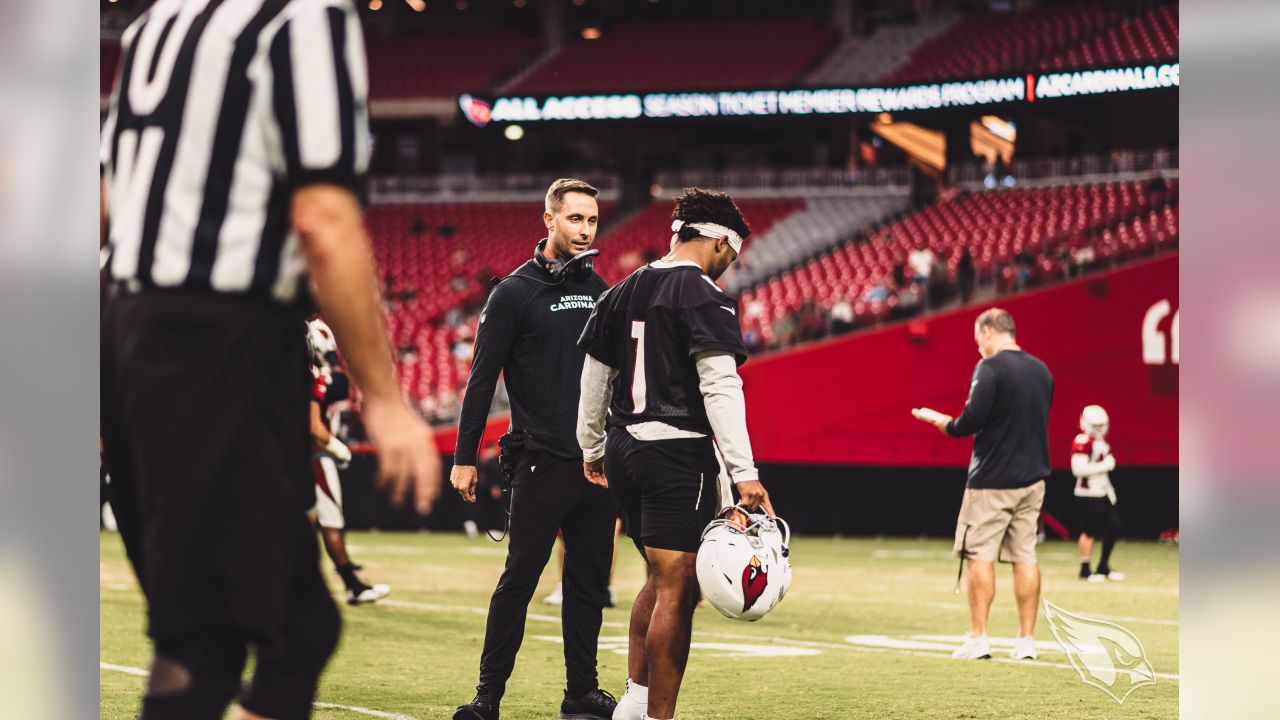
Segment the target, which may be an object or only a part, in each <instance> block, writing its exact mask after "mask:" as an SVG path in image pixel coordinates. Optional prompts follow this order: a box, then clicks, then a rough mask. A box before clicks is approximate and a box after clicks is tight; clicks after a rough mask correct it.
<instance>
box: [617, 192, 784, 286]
mask: <svg viewBox="0 0 1280 720" xmlns="http://www.w3.org/2000/svg"><path fill="white" fill-rule="evenodd" d="M736 202H737V205H738V208H739V209H740V210H742V214H743V216H744V217H746V219H747V224H749V225H750V226H751V233H752V235H751V237H749V238H748V239H747V242H746V246H745V248H744V250H743V252H744V253H745V252H748V251H749V249H750V247H751V245H752V243H754V242H755V239H756V237H757V236H759V235H761V234H764V233H767V232H768V230H769V228H770V227H772V226H773V225H774V223H776V222H778V221H779V220H781V219H783V218H785V217H787V216H788V215H790V214H792V213H794V212H796V211H797V210H800V209H802V208H803V207H804V201H803V200H800V199H798V198H770V199H743V200H738V201H736ZM670 244H671V203H670V202H668V201H665V200H659V201H657V202H655V203H653V204H652V205H649V206H648V207H646V208H645V209H643V210H641V211H639V212H637V213H635V214H634V215H632V216H631V217H629V218H627V219H626V220H625V221H624V222H623V223H622V224H621V225H618V226H617V227H614V228H611V229H609V230H608V234H607V235H605V236H604V237H603V238H601V239H600V241H599V243H598V245H599V247H600V252H601V256H600V258H599V261H598V262H597V263H596V269H597V271H598V272H599V273H600V276H601V277H603V278H604V279H605V281H607V282H608V283H609V284H610V285H613V284H614V283H617V282H619V281H620V280H622V279H623V278H625V277H626V276H627V275H628V274H630V272H631V271H632V270H635V269H636V268H638V267H640V266H641V265H643V264H645V263H646V262H649V261H651V260H656V259H658V258H659V257H662V256H663V255H666V254H667V252H668V250H669V249H670Z"/></svg>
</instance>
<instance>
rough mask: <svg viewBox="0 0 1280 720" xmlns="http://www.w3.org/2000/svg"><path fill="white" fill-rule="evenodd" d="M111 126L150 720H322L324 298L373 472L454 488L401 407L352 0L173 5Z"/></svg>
mask: <svg viewBox="0 0 1280 720" xmlns="http://www.w3.org/2000/svg"><path fill="white" fill-rule="evenodd" d="M122 51H123V52H122V59H121V70H120V75H119V77H118V78H117V80H116V87H115V91H114V93H113V95H112V99H111V106H110V112H109V115H108V118H107V123H106V126H105V127H104V129H103V143H102V158H101V160H102V165H103V221H104V222H103V226H104V230H105V239H104V245H105V252H104V253H103V255H104V258H105V261H104V282H106V283H107V284H109V285H110V290H109V299H108V300H107V303H106V307H105V311H104V315H103V324H102V352H101V363H102V366H101V367H102V378H101V379H102V404H101V408H102V433H103V440H104V445H105V462H106V464H107V467H108V470H109V471H110V473H111V479H112V484H111V492H112V495H113V497H112V505H113V507H114V508H116V511H117V515H118V520H119V525H120V530H121V534H122V536H123V538H124V541H125V547H126V550H127V552H128V555H129V559H130V561H131V562H132V563H133V567H134V570H135V571H136V573H137V575H138V580H139V583H140V584H141V586H142V589H143V592H144V593H145V595H146V598H147V608H148V626H147V631H148V634H149V635H150V636H151V638H152V640H153V641H154V644H155V658H154V661H153V664H152V667H151V675H150V680H149V685H148V687H147V690H146V694H145V696H144V697H143V702H142V718H144V720H168V719H170V718H172V719H178V718H181V719H182V720H205V719H209V720H213V719H215V718H221V717H222V714H223V712H224V710H225V709H226V707H227V705H228V704H229V703H230V702H231V700H232V698H233V697H234V696H235V695H236V694H237V693H238V692H240V691H241V688H240V677H241V672H242V670H243V667H244V665H245V662H246V656H247V648H248V647H249V646H253V647H254V648H255V653H256V660H257V664H256V669H255V671H254V676H253V680H252V683H251V684H250V685H249V687H247V688H245V689H244V691H243V693H242V694H241V695H240V698H239V702H240V706H241V708H240V711H239V712H240V716H239V717H241V718H244V719H246V720H248V719H257V718H276V719H279V720H292V719H293V718H306V717H309V716H310V714H311V705H312V701H313V698H314V695H315V691H316V684H317V681H318V678H319V676H320V673H321V671H322V670H323V668H324V666H325V664H326V662H327V661H328V658H329V656H330V655H331V654H332V652H333V650H334V648H335V647H336V645H337V641H338V635H339V626H340V620H339V615H338V612H337V608H336V607H335V606H334V603H333V600H332V599H331V598H330V597H329V592H328V589H327V588H326V586H325V583H324V580H323V578H322V577H321V574H320V570H319V558H318V556H317V555H318V554H317V549H316V542H315V537H314V533H313V532H312V529H311V527H310V525H309V524H308V522H307V518H306V515H305V511H306V510H307V508H308V507H310V505H311V503H312V502H313V500H314V490H313V488H312V484H311V483H312V481H311V475H310V472H309V453H310V444H309V437H308V428H309V425H308V419H309V417H308V395H307V389H308V388H307V378H308V373H307V367H308V365H307V362H308V359H307V344H306V340H305V337H304V334H303V333H302V332H301V328H302V322H303V319H304V318H305V317H306V316H307V315H308V314H309V313H310V312H312V311H313V310H314V309H315V305H313V302H314V303H315V304H316V305H318V307H319V309H320V310H321V311H323V313H324V316H325V318H326V319H327V320H328V322H329V323H330V325H332V327H333V329H334V331H335V333H336V335H337V336H338V339H339V340H340V342H341V344H342V348H343V350H344V352H345V354H346V357H347V360H348V364H349V365H350V369H351V373H352V376H353V379H354V380H355V381H356V383H357V384H358V385H359V386H360V389H361V391H362V393H363V397H364V422H365V425H366V427H367V428H368V432H369V436H370V438H371V440H372V441H373V444H374V446H375V448H376V450H377V455H378V464H379V479H380V481H381V483H382V484H383V485H384V486H387V487H389V489H390V490H391V491H392V495H393V500H395V501H397V502H399V501H402V500H403V499H404V498H405V497H406V496H407V495H408V494H409V493H413V494H414V495H415V496H416V500H417V507H418V510H419V511H420V512H426V511H427V510H429V509H430V505H431V502H432V501H433V499H434V498H435V497H436V495H437V493H438V492H439V484H440V461H439V457H438V456H437V454H436V452H435V450H434V447H433V446H432V445H431V444H430V442H429V431H428V429H427V427H426V426H425V425H424V424H423V423H422V421H421V420H420V419H419V418H418V417H417V416H416V415H415V414H414V413H413V412H412V411H411V410H410V409H409V408H408V407H407V406H406V405H405V404H404V402H403V401H402V399H401V396H400V391H399V387H398V384H397V382H396V378H395V371H394V365H393V362H392V355H391V349H390V344H389V342H388V339H387V333H386V328H385V326H384V321H383V318H382V315H381V311H380V304H379V300H378V293H377V284H376V281H375V275H374V269H373V264H372V259H371V255H370V252H369V247H368V240H367V238H366V237H365V235H364V231H363V226H362V223H361V217H360V205H359V202H358V201H357V199H356V194H355V190H356V183H357V179H358V178H359V176H360V175H361V174H362V173H363V172H364V170H365V168H366V167H367V165H368V159H369V147H368V115H367V107H366V105H367V102H366V95H367V78H366V71H365V55H364V47H363V43H362V39H361V32H360V24H359V21H358V19H357V16H356V13H355V10H354V8H353V7H352V6H351V3H350V1H349V0H157V2H156V3H155V4H154V5H152V6H151V8H150V9H149V10H148V11H147V12H146V13H145V14H143V15H142V16H141V17H140V18H139V19H138V20H137V21H136V22H134V23H133V25H132V26H130V27H129V29H128V30H127V31H126V32H125V33H124V36H123V39H122Z"/></svg>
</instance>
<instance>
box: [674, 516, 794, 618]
mask: <svg viewBox="0 0 1280 720" xmlns="http://www.w3.org/2000/svg"><path fill="white" fill-rule="evenodd" d="M790 543H791V529H790V528H789V527H787V523H786V522H785V521H783V520H782V518H769V517H768V516H767V515H764V514H756V513H749V512H747V511H746V510H744V509H743V508H742V507H740V506H737V505H735V506H733V507H729V508H725V510H724V511H723V512H721V513H720V515H719V517H717V518H716V519H715V520H712V521H711V523H710V524H708V525H707V528H706V529H705V530H703V531H702V545H701V546H700V547H699V548H698V565H697V567H698V584H699V585H701V586H702V594H703V596H704V597H705V598H706V599H707V601H708V602H710V603H711V604H712V606H714V607H715V609H717V610H719V611H720V612H721V613H722V614H723V615H724V616H725V617H728V618H732V619H734V620H745V621H747V622H754V621H756V620H759V619H760V618H762V617H764V616H765V615H767V614H768V613H769V611H770V610H772V609H773V608H774V607H775V606H776V605H777V604H778V603H779V602H782V597H783V596H784V595H786V594H787V589H788V588H790V587H791V562H790V560H788V558H787V556H788V550H787V546H788V545H789V544H790Z"/></svg>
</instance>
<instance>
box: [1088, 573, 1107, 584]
mask: <svg viewBox="0 0 1280 720" xmlns="http://www.w3.org/2000/svg"><path fill="white" fill-rule="evenodd" d="M1106 581H1107V576H1106V575H1103V574H1102V573H1094V574H1092V575H1090V576H1089V582H1091V583H1100V582H1106Z"/></svg>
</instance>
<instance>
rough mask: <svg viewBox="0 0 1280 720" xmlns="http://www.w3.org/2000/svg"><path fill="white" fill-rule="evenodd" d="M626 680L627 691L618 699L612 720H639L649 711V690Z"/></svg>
mask: <svg viewBox="0 0 1280 720" xmlns="http://www.w3.org/2000/svg"><path fill="white" fill-rule="evenodd" d="M641 689H642V688H640V687H639V686H637V685H634V684H632V682H631V680H629V679H628V680H627V691H626V692H625V693H623V694H622V697H620V698H618V706H617V707H616V708H614V709H613V720H641V718H643V717H644V714H645V711H647V710H648V709H649V688H643V692H641Z"/></svg>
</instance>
